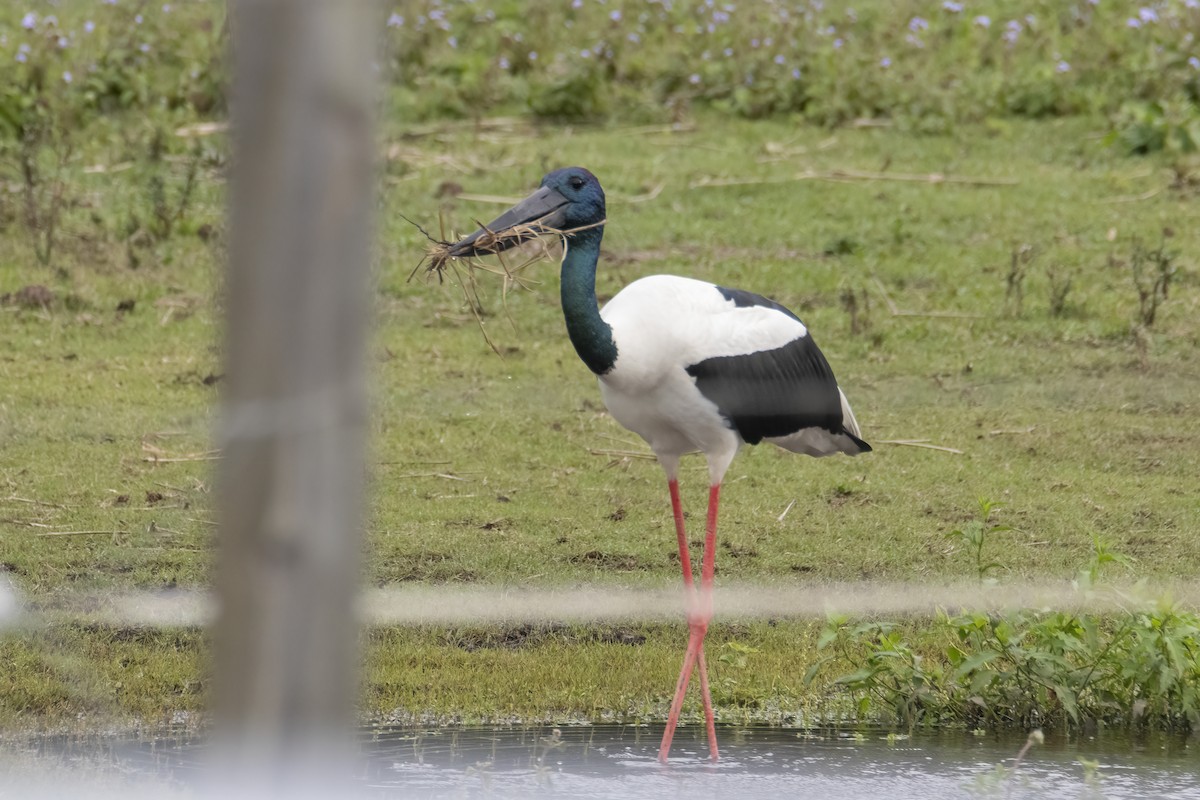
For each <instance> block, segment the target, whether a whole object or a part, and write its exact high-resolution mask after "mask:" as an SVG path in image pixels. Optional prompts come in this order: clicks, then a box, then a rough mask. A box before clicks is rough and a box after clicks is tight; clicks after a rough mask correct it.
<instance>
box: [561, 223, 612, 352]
mask: <svg viewBox="0 0 1200 800" xmlns="http://www.w3.org/2000/svg"><path fill="white" fill-rule="evenodd" d="M603 238H604V227H603V226H600V227H597V228H592V229H590V230H586V231H580V232H579V233H576V234H574V235H572V236H571V237H570V239H569V240H568V241H567V255H566V257H564V258H563V262H562V307H563V317H565V318H566V321H567V335H568V336H570V337H571V344H573V345H575V352H576V353H578V354H579V357H580V358H581V359H583V363H584V364H587V367H588V369H590V370H591V371H592V372H594V373H596V374H597V375H603V374H604V373H606V372H608V371H609V370H610V369H612V368H613V364H615V363H616V361H617V345H616V342H614V341H613V335H612V328H611V327H610V326H609V324H608V323H607V322H605V321H604V320H603V319H601V318H600V309H599V307H598V304H597V302H596V264H597V263H598V262H599V260H600V240H601V239H603Z"/></svg>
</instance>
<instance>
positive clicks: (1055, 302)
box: [1046, 266, 1074, 317]
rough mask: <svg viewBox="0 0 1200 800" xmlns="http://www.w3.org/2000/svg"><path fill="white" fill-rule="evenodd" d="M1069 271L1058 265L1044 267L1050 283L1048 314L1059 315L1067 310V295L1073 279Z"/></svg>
mask: <svg viewBox="0 0 1200 800" xmlns="http://www.w3.org/2000/svg"><path fill="white" fill-rule="evenodd" d="M1073 277H1074V276H1073V275H1072V274H1071V271H1070V270H1068V269H1064V268H1061V267H1058V266H1051V267H1047V268H1046V279H1047V280H1048V281H1049V283H1050V304H1049V305H1050V316H1052V317H1061V316H1063V314H1064V313H1066V310H1067V295H1069V294H1070V293H1071V282H1072V279H1073Z"/></svg>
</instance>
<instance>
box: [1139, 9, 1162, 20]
mask: <svg viewBox="0 0 1200 800" xmlns="http://www.w3.org/2000/svg"><path fill="white" fill-rule="evenodd" d="M1138 19H1140V20H1141V21H1142V22H1158V12H1157V11H1155V10H1154V9H1153V8H1150V7H1149V6H1142V7H1141V8H1139V9H1138Z"/></svg>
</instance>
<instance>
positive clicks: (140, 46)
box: [138, 42, 150, 53]
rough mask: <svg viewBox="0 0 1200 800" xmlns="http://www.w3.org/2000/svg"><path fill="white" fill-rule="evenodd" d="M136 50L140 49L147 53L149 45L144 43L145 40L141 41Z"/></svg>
mask: <svg viewBox="0 0 1200 800" xmlns="http://www.w3.org/2000/svg"><path fill="white" fill-rule="evenodd" d="M138 50H141V51H142V52H143V53H149V52H150V45H148V44H146V43H145V42H142V43H141V44H140V45H138Z"/></svg>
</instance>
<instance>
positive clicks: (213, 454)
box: [142, 450, 221, 464]
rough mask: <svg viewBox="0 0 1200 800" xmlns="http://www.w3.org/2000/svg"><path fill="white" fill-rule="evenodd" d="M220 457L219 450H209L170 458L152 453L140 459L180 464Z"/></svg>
mask: <svg viewBox="0 0 1200 800" xmlns="http://www.w3.org/2000/svg"><path fill="white" fill-rule="evenodd" d="M220 458H221V451H220V450H209V451H208V452H207V453H191V454H189V455H186V456H175V457H172V458H163V457H161V456H154V455H150V456H143V457H142V461H149V462H151V463H153V464H180V463H183V462H185V461H217V460H219V459H220Z"/></svg>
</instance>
